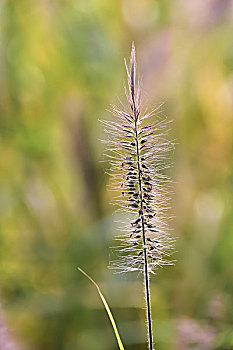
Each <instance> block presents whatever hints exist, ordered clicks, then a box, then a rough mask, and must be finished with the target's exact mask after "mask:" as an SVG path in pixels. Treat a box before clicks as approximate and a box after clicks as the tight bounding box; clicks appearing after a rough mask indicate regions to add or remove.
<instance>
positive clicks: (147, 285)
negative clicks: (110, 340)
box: [132, 94, 153, 350]
mask: <svg viewBox="0 0 233 350" xmlns="http://www.w3.org/2000/svg"><path fill="white" fill-rule="evenodd" d="M132 99H133V105H134V108H133V110H134V118H135V138H136V154H137V169H138V185H139V198H140V208H141V222H142V239H143V255H144V284H145V296H146V310H147V322H148V342H149V349H150V350H153V332H152V319H151V303H150V280H149V271H148V259H147V245H146V232H145V224H144V206H143V192H142V181H141V173H142V171H141V164H140V153H139V142H138V125H137V120H138V116H137V113H136V109H135V101H134V94H132Z"/></svg>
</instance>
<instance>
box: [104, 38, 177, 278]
mask: <svg viewBox="0 0 233 350" xmlns="http://www.w3.org/2000/svg"><path fill="white" fill-rule="evenodd" d="M125 66H126V72H127V80H128V88H126V87H125V94H126V98H127V101H128V110H124V111H122V110H119V109H118V108H116V107H113V108H112V113H113V115H114V116H115V117H116V118H117V119H118V120H117V121H102V123H103V124H104V126H105V131H106V132H107V135H109V139H108V140H106V141H104V142H105V143H107V144H108V146H109V151H110V152H109V154H108V155H107V156H108V157H109V158H110V160H111V175H112V177H113V179H114V180H113V189H114V190H116V191H117V193H118V195H117V197H116V202H117V203H118V204H119V206H120V207H121V208H122V211H123V212H125V213H127V214H129V216H130V219H129V220H128V222H127V223H125V226H124V231H125V232H126V233H125V234H124V235H123V236H122V237H121V238H120V242H121V244H120V246H119V247H117V250H118V251H119V253H120V256H119V259H118V261H116V262H115V263H113V265H112V267H113V268H114V269H117V270H119V271H121V272H122V271H124V272H126V271H135V270H139V271H142V270H143V268H144V263H145V258H146V260H147V263H148V271H149V272H151V273H153V272H154V271H155V270H156V268H157V267H158V266H161V265H164V264H171V262H170V261H169V260H167V257H168V256H169V254H170V251H171V248H172V239H171V238H170V236H169V233H168V228H167V223H166V210H167V207H168V206H167V203H168V200H169V198H168V197H167V192H168V185H169V183H170V180H169V178H168V177H167V176H166V175H165V174H164V173H163V170H164V169H167V167H168V165H167V163H166V162H167V156H166V154H167V152H168V151H169V150H170V149H171V148H172V147H173V146H172V144H171V143H170V142H169V141H167V140H166V128H165V127H166V121H165V120H164V119H162V118H161V117H158V116H157V118H156V120H155V121H150V119H151V117H153V116H154V115H155V112H156V111H157V110H158V108H156V109H155V110H153V111H152V112H150V113H146V114H144V113H143V112H142V108H141V101H140V86H139V82H136V58H135V47H134V44H133V45H132V51H131V58H130V66H129V68H128V66H127V63H126V60H125ZM118 240H119V237H118Z"/></svg>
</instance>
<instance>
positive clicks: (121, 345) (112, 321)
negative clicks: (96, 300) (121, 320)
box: [78, 267, 124, 350]
mask: <svg viewBox="0 0 233 350" xmlns="http://www.w3.org/2000/svg"><path fill="white" fill-rule="evenodd" d="M78 270H79V271H80V272H81V273H82V274H83V275H84V276H86V277H87V278H88V279H89V280H90V281H91V282H92V283H93V284H94V286H95V287H96V289H97V290H98V293H99V296H100V298H101V300H102V302H103V304H104V307H105V310H106V311H107V314H108V317H109V319H110V321H111V324H112V328H113V330H114V333H115V336H116V339H117V343H118V345H119V348H120V350H124V346H123V344H122V341H121V338H120V334H119V332H118V329H117V325H116V322H115V320H114V318H113V315H112V313H111V310H110V308H109V306H108V303H107V301H106V299H105V297H104V296H103V294H102V293H101V290H100V288H99V286H98V284H97V283H96V282H95V281H93V279H92V278H91V277H90V276H89V275H88V274H87V273H86V272H84V271H83V270H82V269H80V267H78Z"/></svg>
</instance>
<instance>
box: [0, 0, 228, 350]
mask: <svg viewBox="0 0 233 350" xmlns="http://www.w3.org/2000/svg"><path fill="white" fill-rule="evenodd" d="M0 26H1V33H0V50H1V52H0V76H1V78H0V132H1V135H0V136H1V138H0V152H1V157H0V169H1V171H0V212H1V222H0V231H1V233H0V304H1V311H0V348H1V350H9V349H10V350H16V349H17V350H19V349H20V350H31V349H33V350H34V349H35V350H74V349H75V350H92V349H95V350H112V349H116V348H117V344H116V341H115V338H114V335H113V332H112V329H111V326H110V324H109V321H108V318H107V316H106V313H105V310H104V309H103V306H102V304H101V301H100V299H99V297H98V294H97V293H96V290H95V288H94V287H93V286H92V285H91V284H90V282H89V281H88V280H86V279H85V278H84V277H83V276H82V275H81V274H80V273H79V272H78V271H77V266H81V267H82V268H83V269H84V270H86V271H87V272H88V273H89V274H90V275H91V276H92V277H93V278H94V279H95V280H96V281H98V283H99V285H100V287H101V288H102V291H103V292H104V294H105V296H106V298H107V300H108V302H109V304H110V306H111V308H112V310H113V313H114V315H115V318H116V321H117V324H118V326H119V329H120V333H121V336H122V339H123V342H124V344H125V347H126V349H128V350H130V349H134V350H136V349H138V350H139V349H146V338H145V321H144V316H145V310H144V295H143V286H142V277H141V276H137V275H132V274H128V275H118V274H114V273H113V271H111V270H109V269H108V264H109V247H110V246H113V244H114V243H113V236H114V235H115V233H116V224H115V223H114V222H115V221H116V219H117V217H116V214H114V213H113V209H114V208H113V207H112V206H111V205H110V202H111V199H112V193H111V192H109V191H107V185H108V183H109V178H108V176H107V175H106V174H105V168H106V164H104V163H103V162H101V160H102V154H103V145H102V144H101V142H100V141H99V140H100V139H101V138H103V130H102V129H103V128H102V126H101V124H100V123H99V121H98V120H99V119H108V118H109V113H108V112H107V109H108V107H109V105H110V104H111V103H118V102H117V97H118V96H119V97H120V98H121V97H122V96H123V89H122V83H123V81H124V79H125V72H124V65H123V57H128V56H129V53H130V47H131V42H132V41H134V42H135V45H136V49H137V58H138V68H139V70H140V74H141V76H142V79H143V89H144V93H143V94H144V99H145V101H146V103H147V104H148V106H152V107H154V106H155V105H157V104H160V103H161V102H164V105H163V107H162V109H163V111H164V114H165V115H167V117H168V119H170V120H173V124H172V128H171V131H170V136H171V139H176V142H177V146H176V151H175V153H174V155H173V159H172V160H173V163H174V166H173V168H172V169H171V170H170V176H171V177H172V179H173V180H174V186H173V189H174V193H173V194H171V197H172V205H173V210H172V214H173V215H174V216H175V219H173V220H172V222H171V226H172V228H173V231H174V235H175V236H176V237H177V243H176V253H175V255H174V258H175V259H176V261H177V262H176V264H175V265H174V267H168V268H163V269H162V270H160V271H159V272H158V274H157V276H155V277H153V279H152V282H151V289H152V312H153V319H154V328H155V339H156V343H157V345H158V346H157V349H159V350H165V349H166V350H191V349H192V350H194V349H195V350H210V349H218V350H220V349H221V350H227V349H228V350H229V349H233V329H232V324H233V313H232V311H233V307H232V306H233V294H232V292H233V289H232V286H233V283H232V282H233V281H232V277H233V175H232V171H233V113H232V112H233V98H232V96H233V95H232V92H233V69H232V68H233V3H232V1H228V0H205V1H203V0H163V1H159V0H157V1H156V0H111V1H109V0H56V1H55V0H40V1H33V0H31V1H30V0H18V1H13V0H7V1H6V0H5V1H1V4H0Z"/></svg>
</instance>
